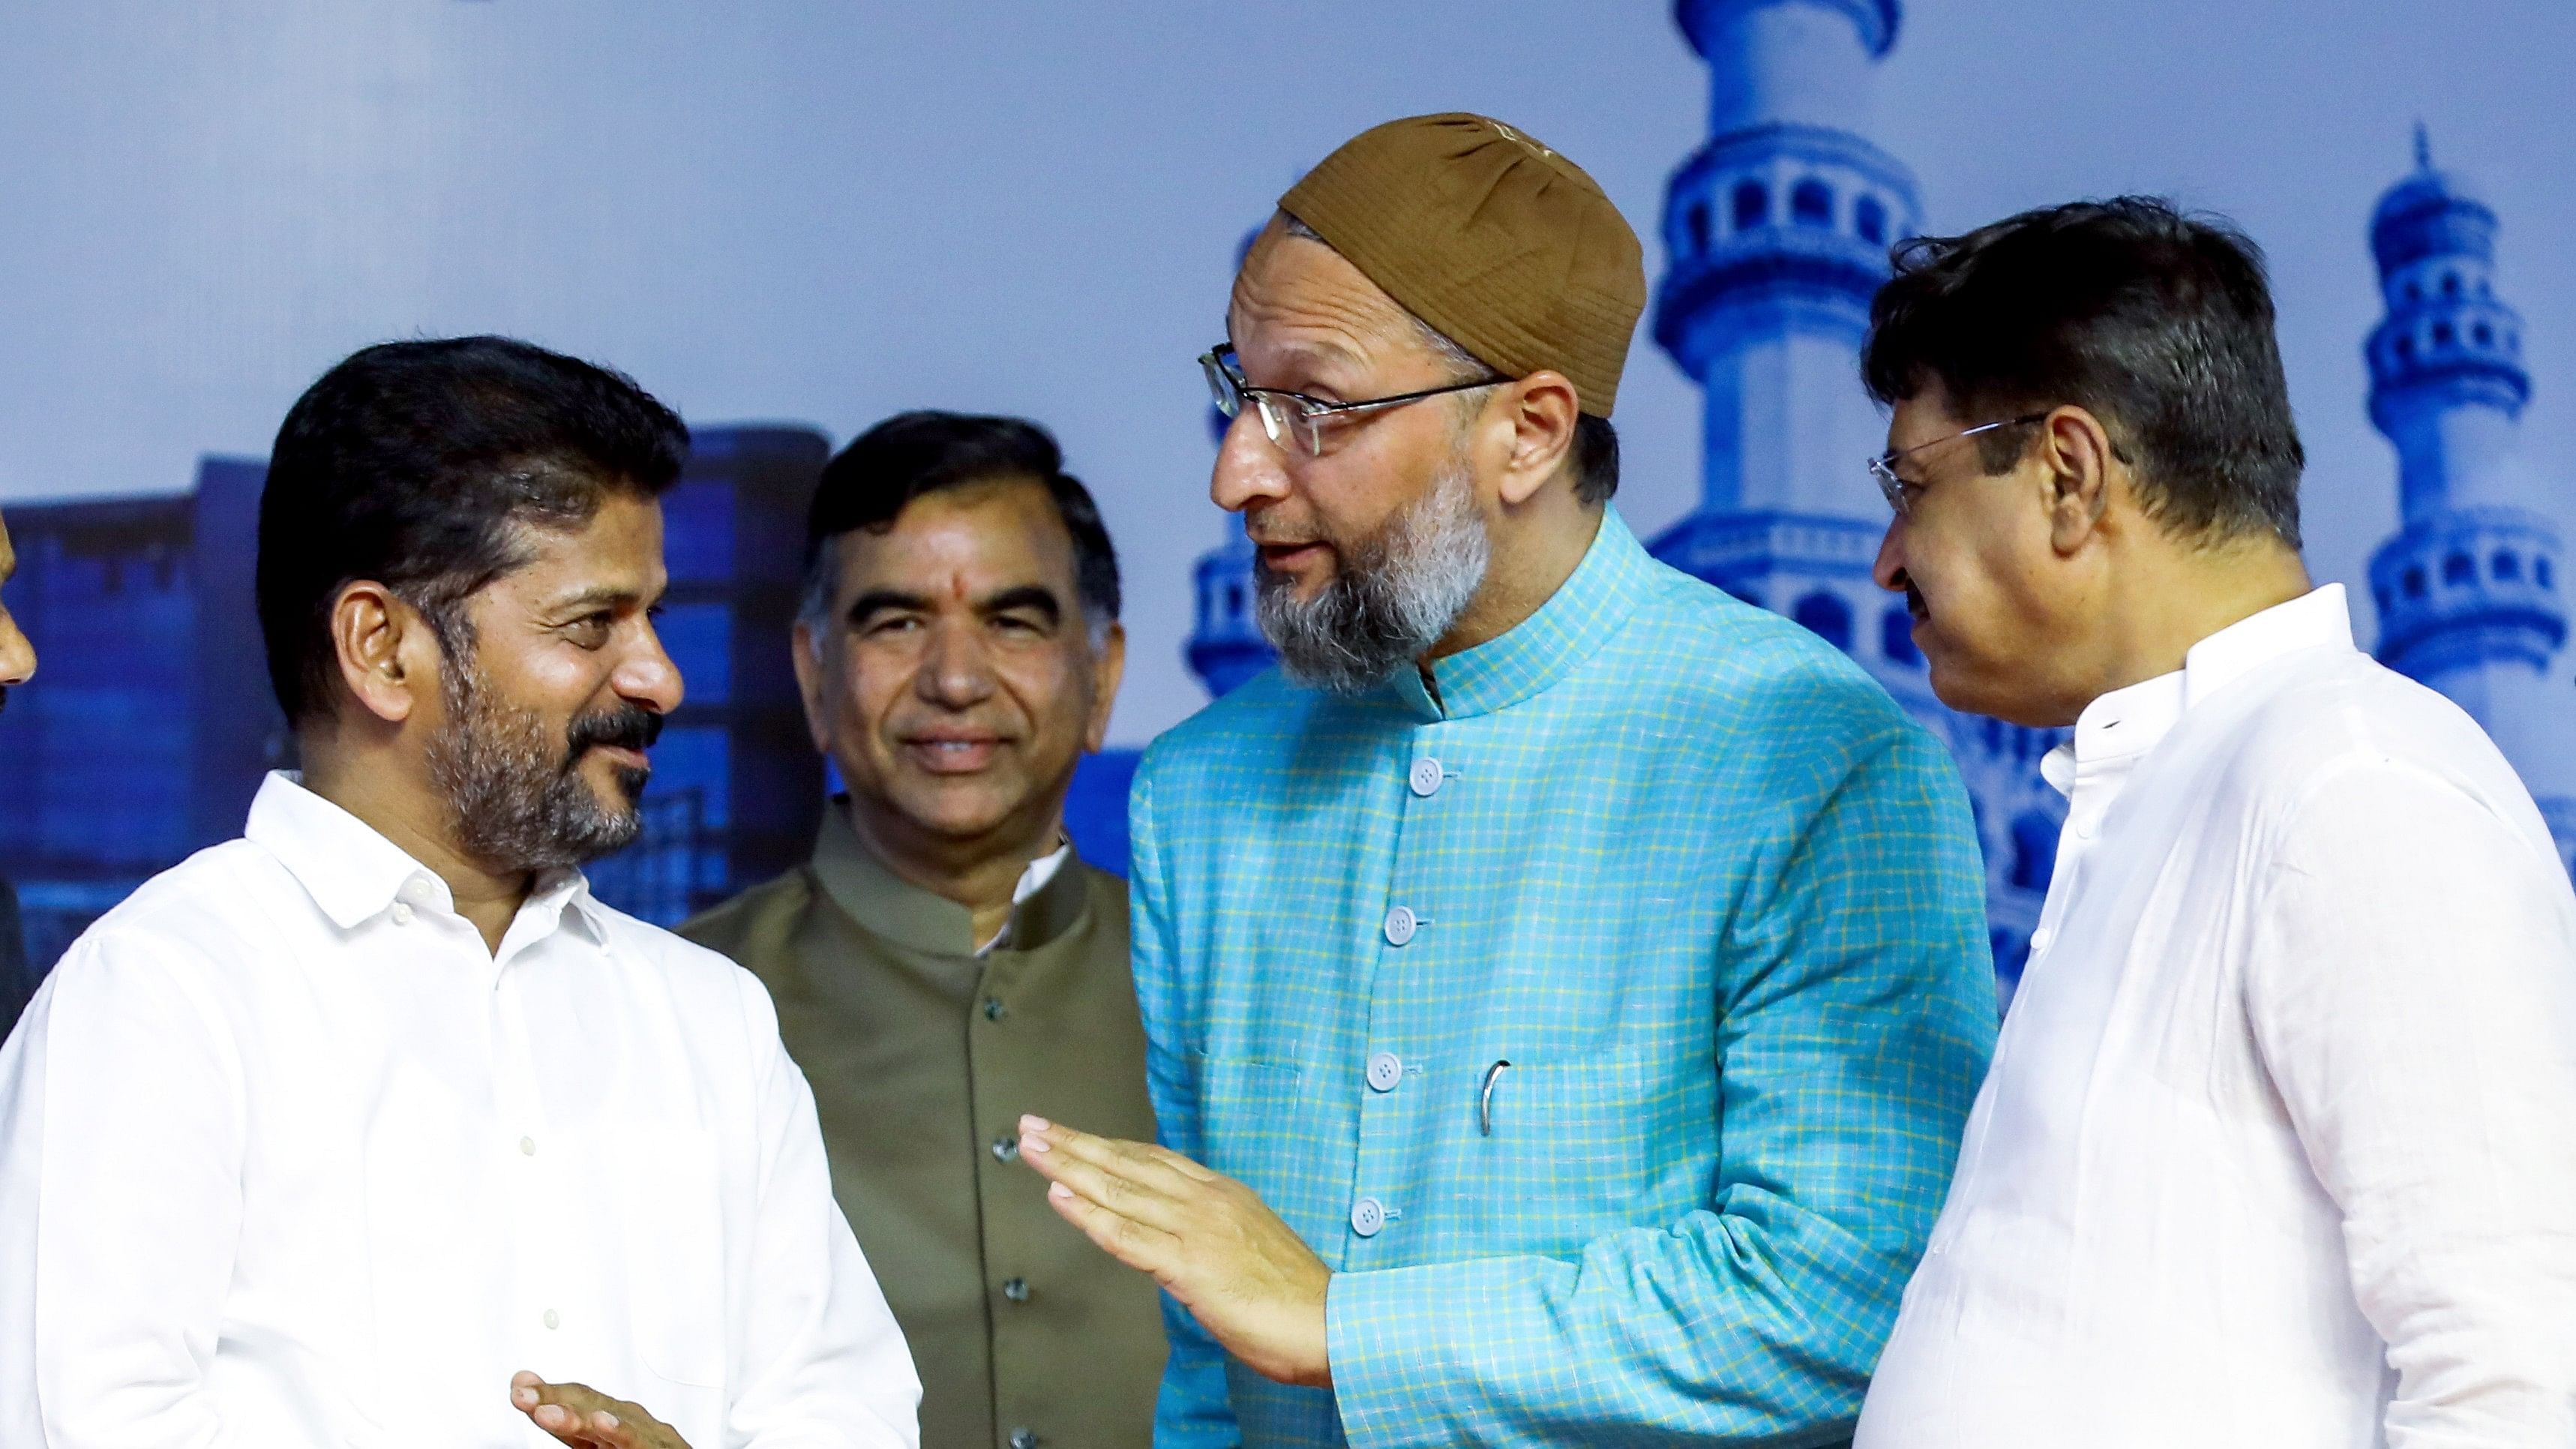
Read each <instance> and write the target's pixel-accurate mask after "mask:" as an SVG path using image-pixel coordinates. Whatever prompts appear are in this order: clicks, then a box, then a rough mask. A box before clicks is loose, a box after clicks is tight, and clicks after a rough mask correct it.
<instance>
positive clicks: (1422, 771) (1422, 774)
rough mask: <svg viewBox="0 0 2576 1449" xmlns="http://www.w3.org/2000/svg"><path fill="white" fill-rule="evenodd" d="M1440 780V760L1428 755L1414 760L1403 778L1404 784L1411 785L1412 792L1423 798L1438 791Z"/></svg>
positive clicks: (1426, 798)
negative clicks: (1410, 770)
mask: <svg viewBox="0 0 2576 1449" xmlns="http://www.w3.org/2000/svg"><path fill="white" fill-rule="evenodd" d="M1440 781H1441V772H1440V762H1439V761H1438V760H1435V759H1433V758H1432V757H1431V756H1429V755H1424V756H1423V757H1422V758H1421V759H1418V760H1416V761H1414V762H1413V769H1412V772H1411V773H1409V774H1407V775H1406V776H1405V779H1404V782H1405V783H1406V784H1408V785H1410V786H1412V787H1413V793H1414V794H1416V795H1419V796H1421V797H1422V798H1423V799H1425V800H1428V799H1430V798H1431V797H1432V796H1434V795H1437V794H1439V793H1440Z"/></svg>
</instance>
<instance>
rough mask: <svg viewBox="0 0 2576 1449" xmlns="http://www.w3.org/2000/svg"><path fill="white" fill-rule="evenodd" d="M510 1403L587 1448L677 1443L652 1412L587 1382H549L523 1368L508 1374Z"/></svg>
mask: <svg viewBox="0 0 2576 1449" xmlns="http://www.w3.org/2000/svg"><path fill="white" fill-rule="evenodd" d="M510 1402H511V1403H512V1404H514V1405H516V1406H517V1407H518V1409H519V1410H520V1411H521V1412H522V1413H525V1414H526V1415H527V1416H528V1418H529V1419H530V1420H531V1421H533V1422H534V1423H535V1424H536V1426H537V1427H538V1428H540V1429H543V1430H545V1431H546V1432H547V1433H548V1434H550V1435H552V1436H554V1438H555V1439H556V1440H557V1441H558V1442H560V1443H564V1444H575V1445H580V1446H583V1449H662V1446H665V1445H671V1444H677V1443H678V1442H679V1437H678V1435H676V1434H670V1433H668V1432H667V1431H668V1426H667V1425H664V1424H663V1423H662V1422H661V1421H660V1420H658V1419H656V1418H654V1417H653V1416H652V1415H651V1414H648V1413H646V1412H644V1411H643V1410H642V1409H640V1408H638V1407H637V1406H635V1405H633V1404H630V1403H627V1402H626V1401H624V1400H623V1399H613V1398H610V1397H609V1396H608V1395H606V1394H603V1393H601V1392H599V1391H598V1390H597V1389H594V1388H592V1387H590V1386H589V1385H588V1384H575V1383H561V1384H550V1383H548V1382H546V1381H545V1380H544V1379H541V1378H539V1377H537V1376H536V1375H535V1374H532V1373H528V1372H525V1371H521V1372H519V1373H515V1374H512V1375H511V1376H510Z"/></svg>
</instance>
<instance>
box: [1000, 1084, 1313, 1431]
mask: <svg viewBox="0 0 2576 1449" xmlns="http://www.w3.org/2000/svg"><path fill="white" fill-rule="evenodd" d="M1020 1160H1021V1161H1023V1162H1026V1163H1027V1164H1028V1165H1029V1166H1031V1167H1033V1168H1036V1169H1037V1171H1038V1173H1039V1175H1040V1176H1042V1177H1044V1178H1046V1179H1047V1181H1048V1183H1049V1184H1050V1186H1049V1187H1048V1188H1047V1203H1048V1205H1049V1206H1051V1207H1053V1208H1054V1209H1055V1210H1056V1212H1057V1214H1058V1215H1060V1216H1061V1217H1063V1218H1064V1219H1065V1220H1066V1221H1067V1222H1070V1223H1072V1224H1073V1225H1074V1226H1075V1227H1077V1228H1080V1229H1082V1231H1083V1233H1084V1234H1085V1235H1086V1236H1088V1237H1089V1238H1090V1239H1091V1241H1093V1242H1095V1243H1098V1244H1099V1245H1100V1246H1101V1248H1103V1249H1104V1250H1106V1251H1107V1252H1108V1254H1109V1255H1110V1256H1111V1257H1113V1258H1116V1259H1117V1260H1118V1261H1120V1262H1122V1263H1125V1264H1126V1265H1127V1266H1128V1267H1130V1268H1135V1269H1138V1270H1141V1271H1143V1272H1146V1273H1150V1274H1152V1275H1153V1276H1154V1281H1155V1282H1156V1283H1159V1284H1161V1285H1162V1287H1163V1291H1164V1292H1166V1293H1169V1294H1171V1295H1172V1297H1173V1298H1174V1299H1176V1300H1178V1301H1179V1303H1180V1304H1181V1306H1182V1307H1184V1308H1187V1309H1188V1310H1189V1311H1190V1316H1191V1317H1193V1318H1196V1319H1197V1320H1198V1321H1199V1326H1200V1327H1201V1328H1204V1329H1206V1330H1207V1331H1208V1333H1209V1335H1210V1336H1212V1337H1213V1338H1215V1339H1216V1341H1217V1342H1219V1343H1221V1344H1223V1345H1225V1348H1226V1351H1227V1352H1228V1353H1231V1354H1233V1355H1234V1356H1235V1357H1236V1358H1239V1359H1241V1360H1243V1362H1244V1363H1245V1364H1246V1365H1248V1366H1250V1367H1251V1368H1252V1369H1253V1370H1254V1371H1255V1372H1257V1373H1259V1374H1261V1375H1262V1376H1264V1377H1266V1378H1272V1379H1276V1380H1278V1381H1279V1382H1281V1383H1286V1384H1307V1385H1311V1386H1314V1387H1317V1388H1330V1387H1331V1386H1332V1383H1333V1371H1332V1365H1331V1362H1330V1359H1329V1356H1328V1354H1327V1352H1326V1341H1325V1332H1324V1299H1325V1294H1326V1292H1327V1291H1328V1290H1329V1289H1330V1288H1331V1286H1332V1281H1333V1271H1332V1269H1330V1268H1327V1267H1326V1266H1324V1260H1323V1259H1321V1258H1318V1257H1316V1256H1315V1254H1314V1251H1313V1250H1312V1249H1310V1248H1308V1247H1307V1246H1306V1243H1305V1240H1304V1239H1302V1238H1300V1237H1298V1236H1297V1233H1296V1230H1295V1229H1293V1228H1291V1227H1289V1226H1288V1224H1286V1223H1285V1222H1282V1221H1281V1220H1280V1218H1279V1215H1278V1214H1277V1213H1274V1212H1272V1211H1271V1210H1270V1209H1269V1208H1268V1207H1266V1206H1264V1205H1263V1204H1262V1201H1261V1199H1260V1198H1259V1197H1257V1196H1255V1195H1254V1194H1253V1191H1252V1189H1250V1188H1248V1187H1245V1186H1244V1185H1243V1184H1242V1183H1239V1182H1237V1181H1235V1180H1234V1179H1233V1178H1230V1177H1227V1176H1224V1175H1223V1174H1221V1173H1216V1172H1211V1171H1209V1170H1208V1169H1206V1168H1204V1167H1201V1166H1200V1165H1198V1164H1197V1163H1195V1162H1192V1161H1190V1160H1189V1159H1188V1158H1186V1157H1183V1156H1181V1155H1180V1154H1179V1153H1177V1152H1173V1151H1170V1150H1168V1149H1166V1148H1162V1147H1156V1146H1154V1145H1152V1144H1150V1143H1144V1142H1121V1141H1118V1140H1117V1139H1115V1138H1109V1137H1094V1136H1092V1135H1091V1134H1090V1133H1088V1132H1077V1131H1075V1130H1074V1129H1072V1128H1070V1127H1059V1126H1056V1125H1054V1124H1053V1123H1050V1122H1048V1121H1047V1120H1046V1119H1045V1118H1043V1117H1022V1118H1021V1119H1020Z"/></svg>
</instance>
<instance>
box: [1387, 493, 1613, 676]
mask: <svg viewBox="0 0 2576 1449" xmlns="http://www.w3.org/2000/svg"><path fill="white" fill-rule="evenodd" d="M1654 566H1655V561H1654V559H1653V558H1652V557H1650V556H1649V555H1648V554H1647V552H1646V550H1645V546H1644V545H1642V544H1640V543H1638V542H1637V536H1636V535H1635V534H1634V533H1631V532H1630V531H1629V530H1628V525H1627V524H1626V523H1625V522H1624V521H1622V520H1621V519H1620V517H1619V510H1617V509H1616V508H1609V507H1605V508H1603V509H1602V511H1601V529H1600V532H1598V533H1596V534H1594V535H1593V537H1592V545H1591V547H1589V548H1587V549H1586V550H1584V554H1583V562H1582V563H1580V564H1577V565H1576V566H1575V569H1574V572H1573V573H1572V574H1569V575H1567V577H1566V580H1565V582H1564V583H1563V584H1561V585H1559V586H1558V587H1557V591H1556V592H1555V593H1554V594H1552V595H1550V596H1549V598H1548V601H1547V602H1546V603H1544V604H1541V605H1539V607H1538V612H1536V613H1534V614H1532V615H1530V616H1529V617H1528V618H1526V619H1523V620H1522V621H1521V622H1520V623H1518V624H1516V625H1514V626H1513V627H1512V628H1511V629H1510V630H1508V631H1506V632H1505V633H1504V634H1503V635H1502V636H1501V637H1499V638H1495V639H1489V640H1487V641H1485V642H1484V643H1482V644H1479V645H1477V646H1476V647H1475V648H1473V649H1467V650H1462V651H1460V652H1459V653H1456V654H1452V655H1450V656H1449V657H1448V658H1445V659H1439V660H1434V661H1433V662H1432V665H1431V672H1432V676H1433V678H1435V679H1436V680H1438V681H1439V686H1440V697H1439V698H1438V699H1436V700H1435V699H1433V698H1432V697H1431V691H1430V690H1429V689H1427V688H1425V687H1424V685H1423V682H1422V677H1421V674H1420V673H1419V672H1418V671H1416V670H1411V669H1399V670H1397V671H1396V674H1395V678H1394V679H1393V680H1392V681H1390V683H1389V685H1388V688H1389V689H1390V690H1391V691H1392V692H1393V693H1394V695H1395V696H1396V697H1397V698H1398V699H1400V700H1401V701H1402V702H1403V704H1404V707H1405V708H1406V709H1407V710H1408V711H1409V712H1411V713H1412V714H1413V715H1414V716H1416V717H1417V718H1419V719H1420V720H1422V721H1423V722H1424V723H1426V724H1428V723H1431V722H1434V721H1437V720H1444V719H1446V720H1456V719H1469V718H1472V717H1474V716H1476V715H1481V714H1491V713H1493V712H1494V711H1496V710H1500V709H1508V708H1510V707H1511V706H1513V705H1516V704H1518V703H1520V702H1521V701H1522V700H1525V699H1528V698H1530V697H1531V696H1533V695H1536V694H1538V693H1540V692H1541V691H1543V690H1545V689H1547V688H1548V686H1550V685H1552V684H1554V683H1556V682H1557V681H1558V680H1560V679H1563V678H1564V677H1565V676H1566V674H1567V673H1568V672H1569V671H1571V670H1572V669H1573V668H1574V667H1575V666H1576V665H1578V664H1581V663H1582V662H1583V661H1584V660H1586V659H1589V658H1591V657H1592V656H1593V655H1594V654H1595V653H1597V652H1598V651H1599V650H1600V648H1601V646H1602V645H1604V644H1606V643H1608V642H1609V641H1610V639H1611V637H1612V636H1613V635H1615V634H1617V633H1618V630H1619V626H1620V625H1621V624H1624V623H1626V622H1627V620H1628V616H1629V615H1630V614H1633V613H1635V612H1636V609H1637V605H1638V602H1639V601H1640V600H1642V599H1643V598H1644V597H1645V591H1646V584H1647V580H1648V579H1649V578H1651V577H1652V570H1653V568H1654Z"/></svg>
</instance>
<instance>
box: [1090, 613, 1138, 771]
mask: <svg viewBox="0 0 2576 1449" xmlns="http://www.w3.org/2000/svg"><path fill="white" fill-rule="evenodd" d="M1126 677H1127V626H1126V625H1124V624H1121V623H1119V622H1118V621H1117V620H1115V619H1112V620H1110V621H1109V632H1108V633H1106V634H1104V635H1102V636H1101V638H1100V648H1099V649H1098V651H1096V652H1095V653H1094V654H1093V655H1092V656H1091V718H1089V719H1088V720H1085V721H1083V725H1082V750H1083V753H1084V754H1088V755H1096V754H1099V753H1100V750H1101V747H1102V746H1104V745H1106V744H1108V743H1109V712H1110V711H1111V710H1112V709H1114V708H1116V707H1117V704H1118V685H1119V683H1120V681H1122V680H1124V679H1125V678H1126Z"/></svg>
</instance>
